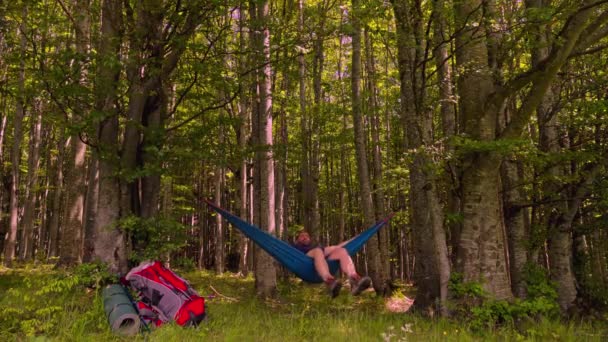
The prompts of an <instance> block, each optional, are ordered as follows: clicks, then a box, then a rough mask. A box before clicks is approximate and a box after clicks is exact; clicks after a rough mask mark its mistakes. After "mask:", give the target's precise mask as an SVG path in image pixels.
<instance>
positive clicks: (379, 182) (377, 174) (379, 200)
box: [365, 29, 393, 296]
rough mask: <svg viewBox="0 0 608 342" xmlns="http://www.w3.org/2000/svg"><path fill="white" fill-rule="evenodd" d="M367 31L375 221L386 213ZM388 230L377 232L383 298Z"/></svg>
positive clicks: (387, 283) (388, 288)
mask: <svg viewBox="0 0 608 342" xmlns="http://www.w3.org/2000/svg"><path fill="white" fill-rule="evenodd" d="M368 31H369V30H367V29H366V30H365V50H366V52H367V54H366V69H367V74H368V81H367V85H368V93H369V103H368V112H369V116H370V123H371V124H370V128H371V136H372V160H373V171H374V172H373V174H374V177H373V185H374V207H375V209H376V219H382V218H384V217H385V216H386V215H387V213H386V209H385V204H384V187H383V179H382V178H383V177H382V146H381V144H380V130H381V127H380V125H381V123H380V114H379V113H378V104H377V96H378V90H377V88H376V60H375V58H374V46H373V42H372V40H371V38H370V36H369V32H368ZM389 229H390V228H389V227H386V228H385V229H381V230H380V231H379V232H378V251H379V252H380V256H379V258H380V268H379V270H378V273H379V275H378V278H379V279H380V281H382V282H383V283H382V284H379V285H377V286H376V289H377V291H380V293H382V294H383V295H384V296H390V295H391V292H392V287H393V286H392V277H391V274H390V265H389V255H388V251H389V244H388V232H389Z"/></svg>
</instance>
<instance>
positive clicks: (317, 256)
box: [306, 248, 334, 283]
mask: <svg viewBox="0 0 608 342" xmlns="http://www.w3.org/2000/svg"><path fill="white" fill-rule="evenodd" d="M306 255H308V256H309V257H311V258H313V260H314V263H315V269H316V270H317V273H319V276H320V277H321V279H323V281H324V282H326V283H327V282H331V281H332V280H334V277H333V276H332V275H331V274H330V273H329V267H328V266H327V261H326V260H325V255H324V254H323V251H322V250H321V248H315V249H311V250H310V251H308V253H306Z"/></svg>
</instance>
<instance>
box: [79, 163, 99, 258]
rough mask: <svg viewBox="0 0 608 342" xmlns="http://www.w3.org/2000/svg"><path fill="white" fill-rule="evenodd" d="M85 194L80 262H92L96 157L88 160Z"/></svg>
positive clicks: (96, 201)
mask: <svg viewBox="0 0 608 342" xmlns="http://www.w3.org/2000/svg"><path fill="white" fill-rule="evenodd" d="M87 173H88V174H87V192H86V194H87V195H86V200H85V208H84V213H85V214H84V217H85V218H84V229H83V230H84V232H83V236H84V237H83V240H84V241H83V248H82V261H83V262H91V261H93V257H94V254H93V253H94V251H95V229H96V222H97V220H96V218H97V208H98V201H99V161H98V159H97V158H96V157H93V158H90V159H89V165H88V172H87Z"/></svg>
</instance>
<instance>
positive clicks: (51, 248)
mask: <svg viewBox="0 0 608 342" xmlns="http://www.w3.org/2000/svg"><path fill="white" fill-rule="evenodd" d="M57 140H58V141H57V150H58V153H57V157H56V158H55V167H54V169H55V179H54V191H53V199H52V201H51V210H50V215H51V217H50V220H49V239H48V253H47V258H48V259H51V258H54V257H57V256H59V243H60V239H59V225H60V223H61V208H62V207H63V206H62V205H61V200H62V198H63V191H62V190H63V180H64V176H63V156H64V154H65V138H64V137H63V134H62V133H61V132H59V133H58V139H57Z"/></svg>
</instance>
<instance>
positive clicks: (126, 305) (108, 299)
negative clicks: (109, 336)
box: [102, 284, 141, 336]
mask: <svg viewBox="0 0 608 342" xmlns="http://www.w3.org/2000/svg"><path fill="white" fill-rule="evenodd" d="M127 291H128V290H127V289H125V288H124V287H123V286H122V285H118V284H114V285H108V286H107V287H106V288H105V289H104V290H103V293H102V298H103V309H104V311H105V313H106V317H107V318H108V322H109V323H110V327H111V328H112V331H114V332H115V333H117V334H119V335H124V336H133V335H135V334H137V333H138V332H139V328H140V324H141V321H140V319H139V315H138V313H137V310H136V309H135V307H134V306H133V302H132V301H131V298H130V297H129V294H128V292H127Z"/></svg>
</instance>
